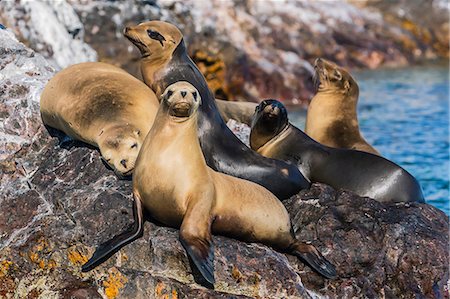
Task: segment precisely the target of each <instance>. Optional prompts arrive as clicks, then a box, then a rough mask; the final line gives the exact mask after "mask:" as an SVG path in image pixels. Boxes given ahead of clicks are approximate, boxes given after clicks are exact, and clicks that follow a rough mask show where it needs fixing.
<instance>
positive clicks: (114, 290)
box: [103, 268, 128, 299]
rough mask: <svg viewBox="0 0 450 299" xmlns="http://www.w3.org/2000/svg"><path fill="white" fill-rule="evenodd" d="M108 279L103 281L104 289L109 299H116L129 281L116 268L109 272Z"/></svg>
mask: <svg viewBox="0 0 450 299" xmlns="http://www.w3.org/2000/svg"><path fill="white" fill-rule="evenodd" d="M108 272H109V275H108V278H107V279H106V280H105V281H103V287H104V288H105V295H106V296H107V297H108V298H109V299H112V298H116V297H117V295H119V291H120V289H122V288H123V287H124V286H125V283H127V281H128V279H127V278H126V277H125V276H123V275H122V273H120V272H119V270H117V269H116V268H112V269H110V270H109V271H108Z"/></svg>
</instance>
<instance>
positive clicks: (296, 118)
mask: <svg viewBox="0 0 450 299" xmlns="http://www.w3.org/2000/svg"><path fill="white" fill-rule="evenodd" d="M352 74H353V75H354V76H355V78H356V80H357V81H358V84H359V89H360V96H359V103H358V118H359V124H360V129H361V131H362V133H363V135H364V137H365V138H366V140H367V141H368V142H369V143H371V144H372V145H374V146H375V148H377V149H378V150H379V151H380V152H381V154H382V155H383V156H384V157H385V158H387V159H389V160H391V161H393V162H395V163H397V164H399V165H401V166H402V167H403V168H404V169H406V170H407V171H409V172H410V173H411V174H412V175H413V176H415V177H416V179H417V180H418V181H419V183H420V185H421V186H422V190H423V193H424V196H425V199H426V202H427V203H429V204H432V205H434V206H435V207H437V208H439V209H441V210H442V211H444V212H445V213H446V214H447V215H450V202H449V175H450V172H449V171H450V170H449V101H450V100H449V69H448V65H445V64H443V65H428V66H417V67H408V68H403V69H386V70H371V71H360V72H353V73H352ZM305 117H306V111H304V110H295V111H292V110H290V111H289V118H290V121H291V122H292V123H293V124H295V125H296V126H298V127H299V128H301V129H304V127H305Z"/></svg>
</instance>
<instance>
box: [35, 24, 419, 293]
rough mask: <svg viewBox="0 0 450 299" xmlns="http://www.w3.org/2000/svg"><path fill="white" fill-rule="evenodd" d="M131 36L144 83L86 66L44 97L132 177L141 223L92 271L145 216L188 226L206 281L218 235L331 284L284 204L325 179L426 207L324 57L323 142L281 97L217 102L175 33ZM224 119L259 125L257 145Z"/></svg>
mask: <svg viewBox="0 0 450 299" xmlns="http://www.w3.org/2000/svg"><path fill="white" fill-rule="evenodd" d="M124 35H125V36H126V37H127V38H128V39H129V40H130V41H131V42H132V43H133V44H134V45H135V46H136V47H137V48H138V49H139V50H140V52H141V55H142V57H141V71H142V76H143V78H144V82H145V84H144V83H143V82H141V81H139V80H137V79H135V78H134V77H132V76H131V75H129V74H128V73H126V72H125V71H123V70H121V69H119V68H117V67H114V66H110V65H107V64H104V63H83V64H78V65H74V66H71V67H69V68H67V69H65V70H63V71H61V72H59V73H58V74H56V75H55V77H54V78H53V79H51V80H50V81H49V83H48V85H47V86H46V88H45V90H44V92H43V93H42V96H41V114H42V120H43V122H44V124H45V125H47V126H50V127H52V128H56V129H58V130H61V131H63V132H64V133H65V134H67V135H68V136H70V137H71V138H74V139H78V140H81V141H84V142H86V143H89V144H91V145H94V146H97V147H98V148H99V149H100V153H101V155H102V158H103V159H104V160H105V162H106V163H107V164H108V165H109V166H110V167H111V168H113V170H114V171H115V172H116V173H117V174H118V175H119V176H126V175H130V174H131V173H133V196H134V203H133V207H134V211H133V215H134V225H133V226H132V227H131V228H130V229H128V230H127V231H125V232H123V233H121V234H119V235H117V236H115V237H114V238H113V239H111V240H109V241H107V242H105V243H103V244H101V245H100V246H99V247H98V248H97V249H96V251H95V252H94V254H93V256H92V257H91V259H90V260H89V261H88V262H87V263H86V264H84V265H83V267H82V270H83V271H89V270H91V269H93V268H95V267H96V266H98V265H99V264H101V263H102V262H103V261H105V260H106V259H108V258H109V257H110V256H111V255H112V254H114V253H115V252H117V251H118V250H119V249H120V248H122V247H123V246H125V245H126V244H128V243H130V242H132V241H133V240H135V239H137V238H139V237H141V236H142V233H143V222H144V219H143V209H145V210H146V211H148V212H149V215H150V217H151V218H152V219H155V220H156V221H158V222H160V223H162V224H165V225H168V226H171V227H175V228H179V229H180V241H181V244H182V245H183V247H184V248H185V250H186V252H187V254H188V255H189V257H190V258H191V260H192V261H193V263H194V265H195V266H196V267H197V268H198V270H199V271H200V273H201V274H202V276H203V277H204V278H205V279H206V280H207V281H208V282H209V283H212V284H213V283H214V282H215V279H214V249H213V248H214V247H213V243H212V238H211V233H214V234H221V235H225V236H230V237H233V238H236V239H239V240H242V241H246V242H260V243H263V244H267V245H270V246H272V247H273V248H275V249H277V250H280V251H283V252H287V253H292V254H294V255H296V256H298V257H299V258H301V259H302V260H303V261H304V262H306V263H307V264H308V265H309V266H311V268H313V269H314V270H315V271H316V272H318V273H319V274H321V275H323V276H324V277H326V278H334V277H336V270H335V267H334V266H333V265H332V264H331V263H330V262H329V261H327V260H326V259H325V258H324V257H323V256H322V255H321V254H320V252H319V251H318V250H317V249H316V248H315V247H314V246H313V245H311V244H306V243H301V242H300V241H299V240H297V239H296V238H295V235H294V234H293V230H292V227H291V224H290V220H289V216H288V213H287V211H286V209H285V208H284V206H283V204H282V203H281V202H280V200H284V199H286V198H289V197H291V196H292V195H294V194H296V193H298V192H299V191H300V190H302V189H306V188H309V186H310V183H311V182H323V183H327V184H329V185H331V186H333V187H334V188H344V189H348V190H351V191H353V192H355V193H357V194H359V195H361V196H369V197H372V198H374V199H376V200H379V201H383V202H407V201H416V202H423V196H422V192H421V189H420V186H419V184H418V183H417V181H416V180H415V179H414V178H413V177H412V176H411V175H410V174H409V173H408V172H406V170H404V169H402V168H401V167H400V166H398V165H396V164H394V163H393V162H390V161H388V160H386V159H384V158H382V157H380V156H378V155H375V154H378V152H377V151H376V150H375V149H374V148H373V147H371V146H370V145H369V144H368V143H367V142H366V141H365V140H364V139H363V138H362V136H361V134H360V132H359V127H358V123H357V119H356V110H355V106H356V101H357V98H358V87H357V84H356V82H355V81H354V79H353V78H352V77H351V76H350V74H348V73H347V72H346V71H345V70H343V69H340V68H339V67H337V66H336V65H333V64H331V63H328V62H326V61H324V60H317V61H316V66H315V69H316V72H317V76H318V79H319V80H320V82H319V83H320V85H319V89H318V93H317V95H316V97H315V98H314V99H313V102H312V103H311V105H313V103H314V105H313V106H312V107H311V108H310V112H308V119H307V129H306V132H307V133H308V134H311V135H312V136H316V137H315V138H317V139H319V140H317V141H319V142H321V143H323V144H321V143H319V142H317V141H315V140H313V139H312V138H310V137H308V136H307V135H306V134H305V133H303V132H302V131H301V130H299V129H297V128H295V127H294V126H293V125H291V124H289V122H288V117H287V111H286V109H285V108H284V106H283V105H282V104H281V103H280V102H278V101H275V100H265V101H263V102H262V103H261V104H259V105H256V104H252V103H240V104H237V103H226V102H216V100H215V99H214V96H213V94H212V92H211V91H210V89H209V88H208V86H207V84H206V81H205V79H204V77H203V75H202V74H201V73H200V71H199V70H198V68H197V67H196V65H195V64H194V62H193V61H192V60H191V59H190V58H189V56H188V54H187V52H186V46H185V44H184V41H183V35H182V33H181V32H180V31H179V30H178V28H177V27H176V26H174V25H172V24H169V23H166V22H161V21H150V22H145V23H141V24H139V25H137V26H134V27H127V28H126V29H125V30H124ZM149 87H150V88H149ZM327 95H329V101H331V102H333V101H335V102H334V103H328V102H327V101H328V100H327ZM335 99H336V100H335ZM159 102H160V103H159ZM333 105H334V107H333ZM352 105H353V107H352ZM322 106H324V107H325V109H322V108H321V107H322ZM336 106H340V108H339V109H336ZM327 107H328V108H327ZM329 107H331V108H329ZM340 109H342V113H343V114H345V115H344V116H342V117H340V116H339V115H338V114H339V113H340V111H341V110H340ZM253 111H255V113H254V115H253V116H252V114H253ZM333 111H334V114H333ZM317 113H319V114H320V117H319V116H317V115H316V114H317ZM322 116H323V117H322ZM223 118H234V119H237V120H239V121H242V122H244V123H247V124H251V127H252V130H251V135H250V145H251V148H248V147H247V146H245V145H244V144H243V143H242V142H241V141H239V139H238V138H237V137H236V136H235V135H234V134H233V133H232V132H231V131H230V130H229V129H228V127H227V126H226V124H225V122H224V121H223ZM355 121H356V123H355ZM313 138H314V137H313ZM327 145H329V146H333V147H341V149H337V148H332V147H329V146H327ZM355 149H358V150H355ZM359 150H361V151H359ZM362 151H365V152H362ZM372 153H375V154H372Z"/></svg>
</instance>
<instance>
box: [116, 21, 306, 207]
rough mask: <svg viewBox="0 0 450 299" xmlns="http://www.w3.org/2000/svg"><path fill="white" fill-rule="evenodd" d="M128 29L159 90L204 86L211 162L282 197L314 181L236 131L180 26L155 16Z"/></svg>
mask: <svg viewBox="0 0 450 299" xmlns="http://www.w3.org/2000/svg"><path fill="white" fill-rule="evenodd" d="M124 34H125V36H126V37H127V38H128V39H129V40H130V41H131V42H132V43H133V44H134V45H136V47H137V48H138V49H139V50H140V51H141V54H142V59H141V70H142V76H143V78H144V81H145V83H146V84H147V85H148V86H150V87H151V88H152V89H153V90H154V91H155V93H156V95H157V96H160V95H161V93H162V92H163V91H164V90H165V89H166V88H167V86H169V85H170V84H172V83H175V82H177V81H188V82H189V83H191V84H192V85H193V86H194V87H195V88H196V89H197V90H198V91H199V93H200V94H199V96H200V97H201V98H202V99H203V105H202V106H201V107H200V113H199V117H198V121H199V123H198V126H199V130H198V135H199V138H200V145H201V147H202V151H203V154H204V155H205V159H206V163H207V164H208V165H209V166H210V167H211V168H212V169H214V170H217V171H220V172H222V173H226V174H230V175H232V176H235V177H239V178H243V179H246V180H250V181H252V182H255V183H258V184H260V185H262V186H264V187H266V188H267V189H269V191H271V192H272V193H274V194H275V195H276V196H277V197H278V198H279V199H286V198H289V197H290V196H292V195H294V194H296V193H298V191H300V190H301V189H304V188H308V187H309V182H308V181H307V180H306V179H305V178H304V177H303V176H302V175H301V173H300V172H299V171H298V169H297V168H296V167H295V166H294V165H292V164H288V163H285V162H282V161H277V160H274V159H268V158H264V157H261V156H260V155H258V154H257V153H255V152H254V151H252V150H251V149H249V148H248V147H247V146H245V144H243V143H242V142H241V141H240V140H239V139H238V138H237V137H236V136H235V135H234V134H233V133H232V132H231V131H230V129H229V128H228V127H227V126H226V124H225V123H224V121H223V120H222V118H221V116H220V113H219V111H218V109H217V106H216V101H215V99H214V96H213V94H212V93H211V91H210V90H209V88H208V85H207V84H206V81H205V78H204V77H203V75H202V74H201V73H200V71H199V70H198V68H197V66H196V65H195V64H194V63H193V62H192V60H191V59H190V58H189V56H188V55H187V52H186V47H185V45H184V41H183V35H182V34H181V32H180V31H179V30H178V28H177V27H175V26H174V25H172V24H169V23H166V22H161V21H151V22H145V23H141V24H139V25H138V26H134V27H127V28H126V29H125V31H124Z"/></svg>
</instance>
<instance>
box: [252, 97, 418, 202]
mask: <svg viewBox="0 0 450 299" xmlns="http://www.w3.org/2000/svg"><path fill="white" fill-rule="evenodd" d="M250 146H251V147H252V149H254V150H255V151H257V152H258V153H260V154H261V155H263V156H266V157H271V158H276V159H280V160H284V161H290V162H292V163H295V164H296V165H297V166H298V168H299V169H300V171H301V172H302V173H303V175H304V176H305V177H306V178H307V179H309V180H310V181H311V182H320V183H325V184H328V185H330V186H332V187H333V188H335V189H346V190H350V191H352V192H355V193H356V194H358V195H359V196H367V197H370V198H373V199H375V200H377V201H380V202H425V200H424V198H423V194H422V189H421V188H420V185H419V183H418V182H417V180H416V179H415V178H414V177H413V176H412V175H411V174H410V173H408V172H407V171H406V170H405V169H403V168H401V167H400V166H398V165H397V164H395V163H393V162H391V161H389V160H387V159H385V158H383V157H380V156H378V155H374V154H371V153H366V152H362V151H358V150H350V149H339V148H331V147H328V146H325V145H322V144H320V143H318V142H316V141H314V140H313V139H312V138H310V137H309V136H308V135H306V134H305V133H303V132H302V131H301V130H299V129H297V128H296V127H294V126H293V125H291V124H290V123H289V120H288V114H287V111H286V108H285V107H284V106H283V104H281V103H280V102H278V101H276V100H265V101H263V102H261V104H259V106H258V108H257V109H256V112H255V115H254V118H253V122H252V130H251V133H250Z"/></svg>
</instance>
